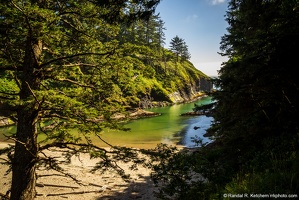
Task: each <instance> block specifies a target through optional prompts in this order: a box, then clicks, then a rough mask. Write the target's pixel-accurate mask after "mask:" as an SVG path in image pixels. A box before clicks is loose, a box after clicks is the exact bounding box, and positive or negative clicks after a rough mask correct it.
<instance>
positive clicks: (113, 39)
mask: <svg viewBox="0 0 299 200" xmlns="http://www.w3.org/2000/svg"><path fill="white" fill-rule="evenodd" d="M158 3H159V0H138V1H130V0H126V1H123V0H116V1H109V0H103V1H92V0H91V1H90V0H82V1H77V0H62V1H57V0H22V1H4V0H1V4H0V33H1V37H0V116H2V117H7V118H9V119H10V120H11V121H13V122H15V123H16V126H17V131H16V133H15V134H14V135H12V136H7V137H8V139H10V140H13V141H15V146H10V147H9V148H6V149H3V150H1V151H0V153H1V154H7V155H8V158H7V159H6V160H5V161H6V162H7V163H8V164H10V165H11V166H12V168H11V170H12V184H11V190H10V194H11V195H10V199H14V200H16V199H26V200H28V199H33V198H34V196H35V189H34V188H35V185H36V173H35V170H36V168H37V165H39V166H47V167H49V168H52V169H55V170H60V168H59V165H58V163H57V162H56V159H54V158H51V157H47V155H46V154H45V153H44V150H46V149H49V148H52V147H59V148H69V149H70V150H73V152H74V153H75V152H76V151H78V150H80V151H84V152H89V153H90V154H91V155H93V157H99V158H102V162H99V164H98V168H99V169H101V168H102V169H104V168H109V167H111V168H117V165H116V164H114V162H111V161H110V159H109V158H108V156H107V154H108V153H107V151H106V150H105V149H103V148H100V147H96V146H94V145H92V141H91V140H90V138H89V136H90V134H95V135H97V136H98V137H99V138H100V136H99V135H98V133H100V132H101V130H102V129H103V128H107V127H109V128H116V129H122V127H121V126H120V124H119V123H117V121H116V120H115V119H113V116H114V115H115V114H118V113H124V114H126V113H127V111H128V110H130V109H132V108H137V107H143V106H145V107H146V106H148V104H147V102H148V101H158V102H163V101H164V102H168V103H175V102H179V101H185V100H189V99H191V98H193V97H195V96H196V95H197V94H198V92H199V91H200V90H205V86H204V85H206V88H207V89H208V90H210V86H209V84H202V83H204V82H205V81H204V82H202V81H201V79H205V80H208V79H209V77H207V76H206V75H205V74H203V73H202V72H200V71H199V70H197V69H196V68H195V67H194V66H193V65H192V63H190V61H188V59H190V53H189V52H188V46H187V44H186V43H185V42H184V39H182V38H179V37H178V36H175V37H174V39H173V40H172V42H171V48H170V49H169V50H168V49H166V48H164V33H163V30H164V29H165V27H164V22H163V20H162V19H160V17H159V14H156V13H155V8H156V6H157V5H158ZM205 83H206V82H205ZM202 86H204V87H202ZM70 129H77V130H78V131H79V132H80V133H81V134H79V135H78V136H74V135H72V134H71V133H70V132H69V130H70ZM40 133H42V134H43V135H44V136H45V139H44V140H43V141H41V142H38V140H37V136H38V135H39V134H40ZM74 147H78V148H79V149H77V150H75V149H74ZM120 151H122V152H123V149H114V151H113V152H112V154H116V155H118V157H117V158H116V159H121V156H119V155H120ZM127 151H128V150H126V151H125V153H124V155H127ZM66 160H67V159H66ZM119 171H120V173H122V171H121V170H119Z"/></svg>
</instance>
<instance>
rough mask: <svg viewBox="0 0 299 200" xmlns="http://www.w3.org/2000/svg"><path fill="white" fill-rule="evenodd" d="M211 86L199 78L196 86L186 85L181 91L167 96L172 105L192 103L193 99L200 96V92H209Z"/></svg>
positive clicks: (206, 80) (207, 81)
mask: <svg viewBox="0 0 299 200" xmlns="http://www.w3.org/2000/svg"><path fill="white" fill-rule="evenodd" d="M212 89H213V84H212V82H211V81H210V80H208V79H205V78H200V80H199V81H198V83H196V85H194V84H188V85H186V86H185V87H184V88H183V89H181V90H178V91H176V92H174V93H171V94H169V98H170V99H171V100H172V102H173V103H182V102H186V101H192V100H193V99H194V98H197V97H198V96H201V95H202V92H211V91H212Z"/></svg>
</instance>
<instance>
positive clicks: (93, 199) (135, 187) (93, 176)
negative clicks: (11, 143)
mask: <svg viewBox="0 0 299 200" xmlns="http://www.w3.org/2000/svg"><path fill="white" fill-rule="evenodd" d="M5 146H7V143H0V149H1V148H4V147H5ZM47 153H50V154H51V156H55V157H56V156H57V157H60V156H61V152H59V151H51V152H47ZM1 158H4V156H1ZM97 161H98V160H97V159H90V157H89V155H88V154H83V153H81V154H80V155H79V156H78V157H77V156H73V157H72V158H71V163H70V164H64V165H63V168H64V169H65V170H66V172H67V173H69V174H72V175H73V176H74V177H75V178H76V179H77V180H80V184H79V183H76V182H75V181H74V180H73V179H71V178H69V177H67V176H65V175H63V174H61V173H59V172H57V171H54V170H45V169H43V168H40V169H39V170H37V176H38V179H37V187H36V190H37V197H36V199H37V200H44V199H47V200H61V199H71V200H113V199H123V200H126V199H128V200H129V199H146V200H154V199H156V198H155V197H154V192H155V191H157V188H156V187H155V186H154V184H153V182H152V181H151V179H150V170H149V169H147V168H145V167H143V166H139V167H138V170H131V169H130V163H119V166H120V167H121V168H123V169H124V170H125V172H126V173H127V174H129V175H130V179H129V181H128V182H126V181H124V180H123V179H122V178H121V177H120V176H119V175H118V174H116V173H115V172H114V171H112V170H109V171H106V172H104V173H101V172H98V171H97V172H95V173H91V172H90V170H91V169H92V168H93V166H94V165H95V164H96V163H97ZM0 162H1V161H0ZM7 169H8V166H6V165H3V164H0V177H1V179H0V185H1V186H2V187H0V193H2V194H5V193H6V192H7V190H8V189H9V187H10V184H11V174H6V171H7Z"/></svg>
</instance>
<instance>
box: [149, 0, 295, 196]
mask: <svg viewBox="0 0 299 200" xmlns="http://www.w3.org/2000/svg"><path fill="white" fill-rule="evenodd" d="M298 8H299V4H298V1H296V0H294V1H293V0H290V1H281V0H271V1H269V0H256V1H255V0H254V1H253V0H231V1H230V2H229V9H228V12H227V22H228V23H229V27H228V29H227V30H228V33H227V34H226V35H224V36H223V37H222V41H221V50H222V55H226V56H228V57H229V60H228V61H227V62H225V63H224V64H223V67H222V68H221V70H220V72H219V79H217V80H215V84H216V86H217V88H219V90H218V91H216V92H215V93H213V98H214V100H215V102H216V103H215V109H214V111H213V112H212V116H213V117H214V120H215V121H214V123H213V124H212V127H211V128H209V129H208V132H207V135H209V136H210V137H211V139H213V140H212V142H211V143H210V144H208V145H204V146H203V147H201V148H200V149H198V150H197V151H196V152H194V153H190V152H184V151H182V152H180V153H177V154H172V153H170V152H171V149H169V148H165V147H161V148H160V149H158V150H157V151H158V152H163V156H160V157H159V156H157V157H155V156H153V157H154V159H155V161H156V159H157V160H159V161H160V163H159V164H158V165H155V166H153V168H154V169H156V171H155V173H154V174H153V176H154V178H156V179H157V180H160V181H163V183H164V184H165V185H164V186H165V187H164V188H163V189H162V190H161V192H160V195H161V196H162V198H166V199H167V195H170V196H171V197H173V196H174V197H175V198H177V199H197V198H200V199H222V198H223V193H226V194H228V193H230V194H245V193H247V194H250V193H258V194H272V193H285V194H296V193H297V192H298V188H299V181H298V180H299V177H298V167H299V143H298V141H299V138H298V137H299V127H298V120H297V119H298V117H299V95H298V94H299V79H298V77H297V72H296V68H297V66H296V63H297V54H298V49H297V47H298V45H299V25H298V24H299V9H298ZM195 141H197V140H196V138H195ZM197 142H200V140H199V141H197ZM172 152H174V151H172ZM165 155H166V156H165ZM195 175H198V176H199V177H201V176H203V177H204V178H205V179H201V178H198V177H195ZM192 181H194V182H192ZM173 191H179V192H177V193H174V192H173Z"/></svg>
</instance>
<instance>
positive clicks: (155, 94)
mask: <svg viewBox="0 0 299 200" xmlns="http://www.w3.org/2000/svg"><path fill="white" fill-rule="evenodd" d="M135 73H136V74H138V76H137V77H136V79H135V81H136V82H138V84H136V85H135V86H136V89H137V90H138V92H137V93H138V95H137V96H135V98H136V99H135V100H136V101H137V102H138V105H139V106H141V107H149V106H155V105H156V106H157V104H158V105H160V106H161V105H163V104H167V103H181V102H185V101H190V100H192V99H193V98H195V97H197V96H198V95H200V94H202V92H204V91H210V90H211V87H212V85H211V83H210V81H209V80H210V77H208V76H207V75H205V74H204V73H202V72H201V71H200V70H198V69H196V68H195V67H194V66H193V64H192V63H191V62H190V61H187V60H185V61H180V62H174V61H173V60H169V61H166V62H161V61H157V62H154V64H152V65H145V69H144V70H139V71H136V72H135ZM152 102H154V104H152Z"/></svg>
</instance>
